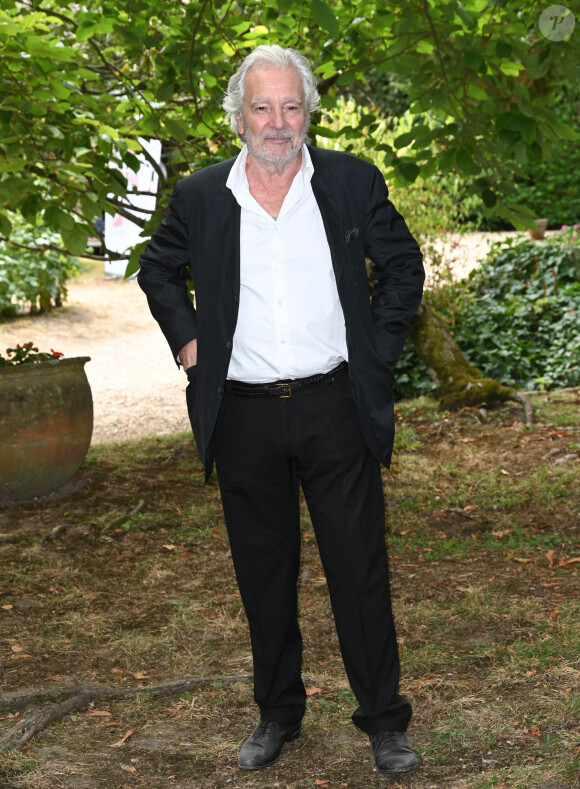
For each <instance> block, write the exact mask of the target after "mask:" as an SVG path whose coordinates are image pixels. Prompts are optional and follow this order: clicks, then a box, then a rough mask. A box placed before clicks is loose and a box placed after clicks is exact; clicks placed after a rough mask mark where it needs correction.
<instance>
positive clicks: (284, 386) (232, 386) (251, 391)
mask: <svg viewBox="0 0 580 789" xmlns="http://www.w3.org/2000/svg"><path fill="white" fill-rule="evenodd" d="M347 368H348V364H347V362H341V363H340V364H339V365H338V367H335V368H334V370H331V371H330V372H329V373H319V374H318V375H309V376H308V378H294V379H289V380H286V381H273V382H272V383H265V384H247V383H245V382H244V381H226V385H225V391H226V392H227V394H230V395H236V396H238V397H292V395H293V394H294V393H295V392H300V391H301V390H302V389H311V388H312V387H313V386H317V385H318V384H321V383H324V382H325V381H328V380H330V379H331V380H334V378H335V376H337V375H339V374H340V373H342V372H344V371H345V370H346V369H347Z"/></svg>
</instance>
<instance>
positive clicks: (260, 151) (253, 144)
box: [241, 130, 307, 166]
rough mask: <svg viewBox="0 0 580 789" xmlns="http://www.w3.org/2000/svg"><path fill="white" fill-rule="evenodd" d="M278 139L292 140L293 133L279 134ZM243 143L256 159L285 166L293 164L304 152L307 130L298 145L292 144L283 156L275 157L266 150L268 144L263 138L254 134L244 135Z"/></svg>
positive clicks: (242, 137) (284, 132)
mask: <svg viewBox="0 0 580 789" xmlns="http://www.w3.org/2000/svg"><path fill="white" fill-rule="evenodd" d="M275 136H276V137H284V138H285V139H287V140H291V139H292V136H293V134H292V132H291V131H290V130H288V131H283V132H278V133H277V134H276V135H275ZM241 139H242V141H243V142H245V143H246V146H247V148H248V153H250V154H251V155H252V156H253V157H254V158H255V159H260V160H261V161H262V162H266V163H267V164H273V165H278V166H279V165H285V164H288V162H291V161H292V160H293V159H294V158H295V157H296V156H298V154H299V153H300V151H301V150H302V145H303V144H304V142H306V139H307V137H306V130H304V131H303V132H302V136H301V138H300V140H299V141H297V143H296V144H291V145H290V148H289V149H288V150H287V151H286V153H285V154H283V155H282V156H274V155H273V154H271V153H270V152H269V151H268V149H267V148H266V144H265V142H264V139H268V138H267V137H266V138H263V137H255V136H254V135H253V134H251V133H250V134H244V135H242V136H241Z"/></svg>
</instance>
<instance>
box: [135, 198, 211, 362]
mask: <svg viewBox="0 0 580 789" xmlns="http://www.w3.org/2000/svg"><path fill="white" fill-rule="evenodd" d="M180 188H181V186H180V183H178V184H177V186H176V187H175V189H174V190H173V194H172V195H171V198H170V200H169V206H168V210H167V214H166V216H165V219H164V220H163V221H162V223H161V224H160V225H159V227H158V228H157V230H156V231H155V233H154V234H153V236H152V237H151V240H150V241H149V243H148V244H147V247H146V248H145V251H144V252H143V254H142V255H141V257H140V258H139V263H140V266H141V268H140V270H139V273H138V275H137V281H138V282H139V285H140V286H141V289H142V290H143V291H144V293H145V294H146V296H147V301H148V303H149V309H150V310H151V314H152V315H153V317H154V318H155V320H156V321H157V322H158V323H159V326H160V327H161V331H162V332H163V334H164V335H165V339H166V340H167V342H168V343H169V346H170V348H171V351H172V354H173V357H174V358H176V357H177V354H178V353H179V351H180V350H181V349H182V348H183V346H184V345H186V344H187V343H188V342H190V341H191V340H193V339H195V338H196V337H197V327H196V314H195V309H194V307H193V304H192V302H191V299H190V296H189V293H188V290H187V284H186V282H187V280H188V279H190V278H191V274H190V270H191V259H190V251H189V249H190V247H189V229H188V225H187V222H186V221H185V220H184V218H183V216H182V214H181V212H180V207H181V205H182V200H181V197H180Z"/></svg>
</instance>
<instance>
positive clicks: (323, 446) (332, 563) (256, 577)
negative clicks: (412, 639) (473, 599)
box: [215, 371, 411, 733]
mask: <svg viewBox="0 0 580 789" xmlns="http://www.w3.org/2000/svg"><path fill="white" fill-rule="evenodd" d="M215 461H216V468H217V472H218V480H219V485H220V491H221V496H222V503H223V508H224V514H225V520H226V526H227V530H228V536H229V541H230V546H231V551H232V557H233V562H234V567H235V571H236V576H237V580H238V584H239V588H240V593H241V597H242V601H243V604H244V607H245V611H246V615H247V617H248V622H249V626H250V636H251V642H252V654H253V661H254V697H255V699H256V702H257V704H258V706H259V708H260V713H261V718H262V719H265V720H273V721H277V722H278V723H284V724H287V723H288V724H289V723H294V722H296V721H298V720H300V719H301V718H302V716H303V714H304V709H305V703H306V693H305V689H304V684H303V682H302V678H301V662H302V637H301V634H300V629H299V626H298V608H297V581H298V573H299V566H300V541H301V539H300V519H299V485H300V483H301V484H302V488H303V491H304V495H305V498H306V502H307V504H308V509H309V512H310V516H311V519H312V524H313V527H314V531H315V534H316V539H317V542H318V547H319V551H320V557H321V560H322V564H323V567H324V572H325V574H326V579H327V583H328V589H329V593H330V600H331V605H332V610H333V614H334V619H335V623H336V628H337V633H338V639H339V643H340V648H341V652H342V657H343V660H344V665H345V668H346V672H347V675H348V678H349V681H350V684H351V687H352V689H353V691H354V693H355V695H356V697H357V699H358V702H359V705H360V706H359V707H358V709H357V710H356V711H355V713H354V714H353V721H354V723H355V724H356V725H357V726H358V727H359V728H361V729H362V730H363V731H366V732H368V733H373V732H375V731H379V730H381V729H390V730H398V731H403V730H405V729H406V728H407V724H408V722H409V719H410V717H411V706H410V704H409V702H408V701H407V700H406V699H405V698H404V697H403V696H400V695H399V694H398V692H397V688H398V683H399V658H398V651H397V642H396V635H395V627H394V623H393V616H392V611H391V601H390V590H389V575H388V564H387V552H386V546H385V516H384V499H383V488H382V482H381V473H380V465H379V462H378V461H377V460H375V459H374V458H373V457H372V456H371V454H370V452H369V451H368V449H367V446H366V444H365V442H364V439H363V436H362V433H361V430H360V426H359V418H358V414H357V410H356V406H355V403H354V400H353V397H352V393H351V387H350V382H349V378H348V373H347V371H343V372H342V373H339V374H337V375H335V376H334V375H331V376H330V377H328V378H327V379H325V381H324V382H323V383H322V384H320V385H317V386H316V387H315V388H312V389H306V390H303V391H299V392H295V393H293V394H292V396H291V397H289V398H269V397H258V398H253V397H243V396H236V395H230V394H227V393H226V394H225V395H224V400H223V404H222V409H221V411H220V415H219V417H218V422H217V426H216V433H215Z"/></svg>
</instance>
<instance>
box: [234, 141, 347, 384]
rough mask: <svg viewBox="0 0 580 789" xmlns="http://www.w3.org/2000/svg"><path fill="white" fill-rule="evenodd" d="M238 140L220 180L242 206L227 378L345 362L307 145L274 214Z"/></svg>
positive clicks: (309, 370) (288, 373)
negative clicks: (254, 183) (259, 195)
mask: <svg viewBox="0 0 580 789" xmlns="http://www.w3.org/2000/svg"><path fill="white" fill-rule="evenodd" d="M247 154H248V152H247V148H246V147H245V146H244V148H243V149H242V151H241V153H240V155H239V156H238V158H237V160H236V162H235V163H234V166H233V167H232V169H231V171H230V174H229V177H228V180H227V183H226V186H227V187H228V188H229V189H231V191H232V193H233V195H234V197H235V198H236V200H237V202H238V204H239V205H240V207H241V223H240V302H239V313H238V322H237V326H236V331H235V333H234V337H233V350H232V356H231V359H230V366H229V370H228V378H230V379H233V380H237V381H247V382H250V383H262V382H266V381H278V380H280V379H284V378H305V377H307V376H309V375H315V374H316V373H326V372H329V371H330V370H332V369H333V368H334V367H336V366H337V365H338V364H340V362H341V361H343V360H347V359H348V355H347V348H346V329H345V325H344V315H343V312H342V307H341V305H340V301H339V298H338V290H337V287H336V279H335V276H334V270H333V268H332V261H331V257H330V249H329V247H328V241H327V239H326V233H325V231H324V225H323V223H322V217H321V215H320V210H319V208H318V203H317V202H316V199H315V197H314V193H313V191H312V186H311V184H310V179H311V178H312V174H313V172H314V167H313V165H312V161H311V159H310V154H309V153H308V149H307V147H306V146H305V145H303V146H302V164H301V168H300V170H299V171H298V173H297V174H296V176H295V177H294V180H293V181H292V185H291V186H290V189H289V190H288V194H287V195H286V197H285V199H284V203H283V204H282V208H281V210H280V213H279V215H278V218H277V219H274V218H273V217H271V216H270V214H268V212H267V211H265V210H264V209H263V208H262V206H261V205H260V204H259V203H258V202H257V201H256V200H255V199H254V198H253V197H252V195H251V194H250V188H249V184H248V178H247V176H246V159H247Z"/></svg>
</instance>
